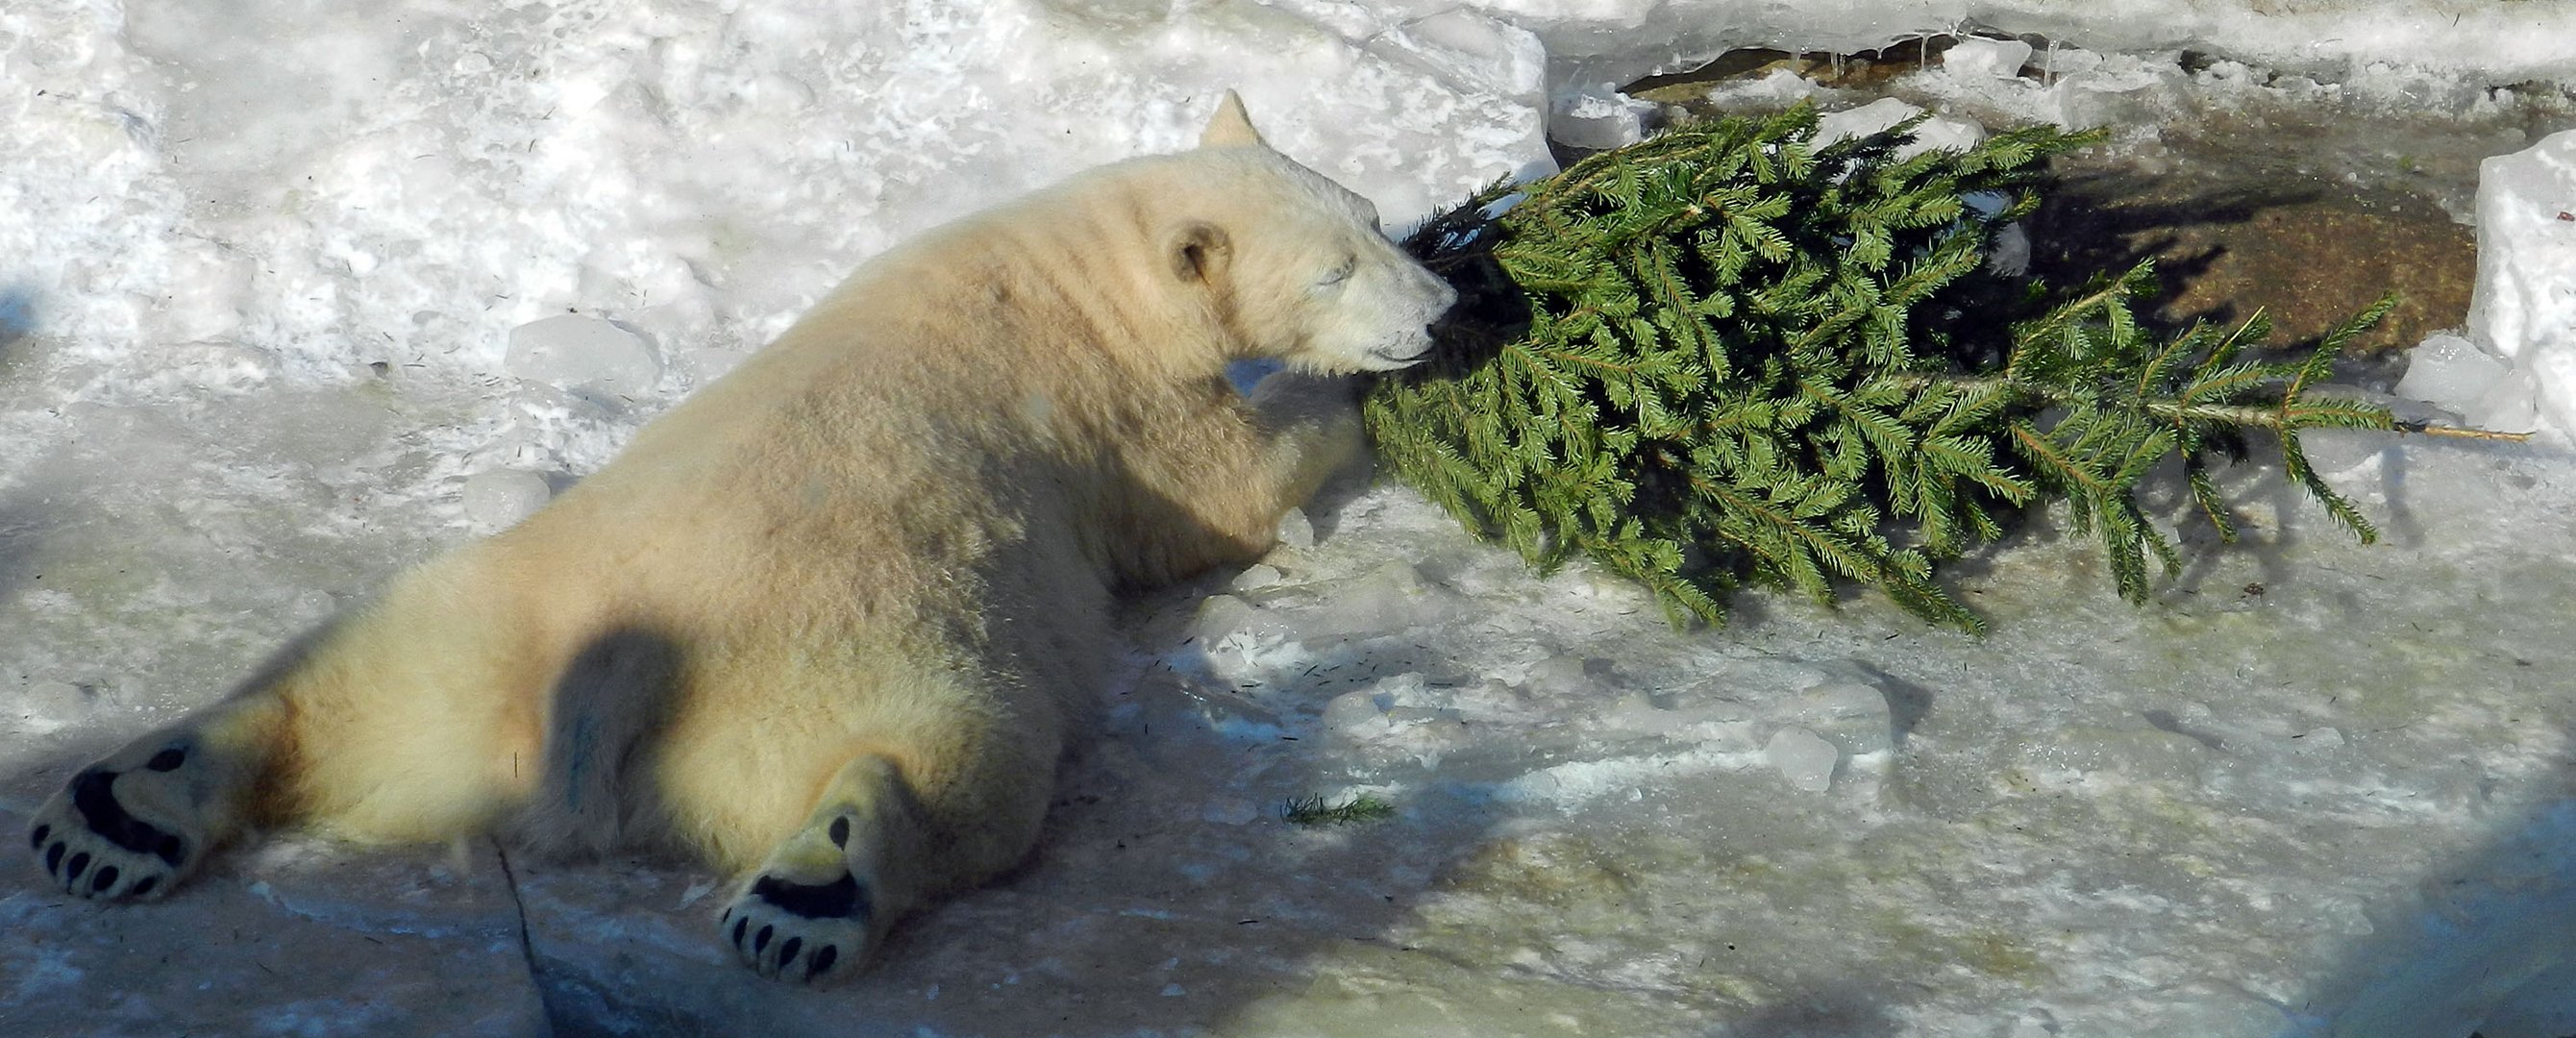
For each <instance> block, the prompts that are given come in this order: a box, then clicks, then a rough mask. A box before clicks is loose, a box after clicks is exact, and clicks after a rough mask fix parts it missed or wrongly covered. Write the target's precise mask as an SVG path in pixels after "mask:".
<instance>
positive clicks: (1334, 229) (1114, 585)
mask: <svg viewBox="0 0 2576 1038" xmlns="http://www.w3.org/2000/svg"><path fill="white" fill-rule="evenodd" d="M1454 300H1455V294H1454V293H1453V291H1452V290H1451V289H1450V288H1449V286H1448V285H1446V284H1445V283H1443V282H1442V281H1441V280H1440V279H1439V278H1438V277H1437V276H1435V275H1433V274H1432V273H1430V272H1429V271H1427V270H1425V269H1423V268H1422V267H1421V266H1420V265H1418V264H1416V263H1414V262H1413V261H1412V260H1411V259H1410V258H1409V257H1407V256H1406V255H1405V254H1404V253H1403V252H1401V251H1400V250H1398V249H1397V248H1396V247H1395V246H1394V245H1393V244H1392V243H1390V242H1389V241H1388V240H1387V238H1386V237H1385V236H1384V235H1383V234H1382V233H1381V232H1380V230H1379V229H1378V227H1377V219H1376V214H1375V211H1374V210H1373V208H1372V207H1371V206H1370V205H1369V203H1368V202H1367V201H1365V200H1363V199H1362V198H1360V197H1359V196H1357V195H1355V194H1352V193H1351V192H1349V191H1347V190H1344V189H1342V188H1341V187H1339V186H1337V185H1335V184H1334V183H1333V182H1332V181H1330V180H1327V179H1325V178H1324V177H1323V176H1321V175H1318V174H1316V173H1314V172H1313V171H1311V170H1308V169H1306V168H1305V167H1303V166H1300V165H1298V164H1296V163H1295V162H1293V161H1290V160H1289V159H1288V158H1286V157H1285V156H1283V155H1281V154H1279V153H1278V152H1277V151H1274V150H1272V149H1271V148H1270V147H1269V146H1268V145H1267V144H1265V143H1263V141H1262V140H1261V137H1260V135H1259V134H1258V133H1257V132H1255V131H1254V129H1253V127H1252V124H1251V122H1250V121H1249V120H1248V119H1247V118H1246V116H1245V113H1244V111H1243V107H1242V103H1241V101H1240V100H1238V99H1236V98H1235V97H1234V96H1233V95H1232V94H1231V93H1229V94H1227V95H1226V98H1225V100H1224V101H1223V102H1222V103H1221V104H1220V106H1219V108H1218V111H1217V113H1216V115H1215V117H1214V118H1213V119H1212V120H1211V121H1210V123H1209V124H1208V127H1207V130H1206V132H1205V133H1204V135H1203V136H1202V138H1201V141H1200V146H1199V147H1198V148H1197V149H1195V150H1191V151H1186V152H1181V153H1178V154H1173V155H1162V156H1150V157H1144V158H1137V159H1131V160H1128V161H1125V162H1122V163H1118V164H1115V165H1111V166H1107V167H1104V168H1101V169H1098V170H1094V171H1092V172H1090V173H1087V174H1083V175H1080V176H1077V177H1075V178H1073V179H1071V180H1069V181H1067V182H1065V183H1063V184H1060V185H1058V186H1056V187H1054V188H1052V189H1049V190H1046V191H1043V192H1040V193H1038V194H1035V195H1033V196H1030V197H1028V198H1026V199H1024V200H1021V201H1019V202H1017V203H1014V204H1011V205H1007V206H1005V207H1002V208H999V209H995V210H992V211H989V212H986V213H983V214H981V215H978V216H974V217H970V218H968V219H965V220H963V221H960V222H957V223H954V224H951V225H948V226H946V227H944V228H941V229H939V230H936V231H934V232H931V233H930V234H928V235H925V236H924V237H922V238H921V239H919V240H917V241H914V242H912V243H910V244H907V245H904V246H902V247H899V248H897V249H894V250H892V251H889V252H887V253H886V254H884V255H883V256H880V257H878V258H877V259H875V260H873V261H871V262H869V263H867V264H866V265H864V266H862V267H861V268H859V270H858V271H857V272H856V273H854V274H853V275H852V276H851V277H850V278H849V280H848V281H847V282H845V283H843V284H842V285H841V286H840V287H839V288H837V289H836V290H834V291H833V292H832V293H831V294H830V295H829V296H827V297H825V298H824V299H823V300H822V301H821V302H820V303H819V304H818V305H816V306H815V308H814V309H813V310H812V312H810V313H808V314H806V315H805V316H804V317H803V318H802V319H801V320H800V321H798V322H797V323H796V324H795V325H794V326H793V327H791V328H789V329H788V330H787V332H786V333H785V334H783V335H782V336H780V337H779V339H778V340H777V341H776V342H774V343H772V344H771V345H769V346H768V347H767V348H765V349H763V350H761V351H760V352H759V353H757V354H755V355H754V356H753V357H752V358H751V359H750V360H748V361H746V362H744V364H743V365H742V366H741V367H740V368H738V369H737V370H736V371H734V372H733V373H731V374H729V375H727V376H726V377H724V378H723V379H721V380H719V381H717V382H715V383H713V384H711V385H709V386H707V387H706V388H705V389H704V390H702V391H700V392H699V393H697V394H696V395H694V396H693V397H691V398H689V399H688V400H686V401H685V402H683V403H682V404H680V405H679V406H677V407H675V408H673V409H672V410H671V411H670V412H669V413H668V414H665V415H664V416H662V417H661V418H659V419H657V420H655V421H654V422H652V423H651V424H649V425H647V426H646V427H645V428H644V429H643V430H642V431H641V432H639V433H638V434H637V436H636V438H635V440H634V442H633V444H632V445H630V446H629V447H628V448H627V449H626V451H625V452H624V453H623V454H622V455H620V456H619V457H618V458H617V460H616V461H615V462H613V463H612V464H610V465H608V466H607V467H605V468H603V469H601V470H600V471H599V472H598V473H597V474H595V475H593V476H591V477H589V478H588V479H585V480H583V481H582V482H581V483H579V484H578V485H576V486H575V487H574V488H573V489H571V490H570V491H567V492H566V493H565V494H564V495H563V496H562V497H561V498H559V499H557V500H556V501H555V502H554V503H552V504H551V505H549V506H548V507H546V508H545V509H543V510H541V511H539V512H538V513H537V514H535V515H533V516H531V517H529V518H528V519H527V520H526V521H525V522H523V523H521V524H520V525H518V526H516V527H514V528H512V529H510V530H507V531H504V532H503V533H501V534H499V535H497V536H494V537H492V538H490V539H488V540H484V541H481V542H478V543H475V544H471V545H468V546H466V547H463V548H460V549H458V550H456V551H454V552H453V553H451V554H448V555H445V556H443V557H441V558H438V559H435V560H433V561H430V562H428V563H425V564H423V565H421V566H419V567H418V568H415V569H413V570H410V571H408V572H406V573H404V574H402V575H400V576H398V577H397V578H395V579H394V580H393V581H392V582H391V584H390V585H389V586H388V587H386V588H385V589H384V591H383V592H382V593H381V595H380V596H379V597H378V598H377V599H376V600H375V601H374V602H373V603H372V604H370V605H368V606H366V607H364V608H362V609H359V610H357V611H355V612H354V613H352V614H350V615H348V616H345V617H343V618H341V619H339V620H337V621H335V622H333V623H331V624H328V625H326V626H325V627H324V628H322V629H321V630H317V631H315V632H312V633H311V634H309V635H307V636H305V637H304V638H302V639H300V640H299V641H298V642H297V643H296V644H294V645H291V646H290V647H288V649H287V650H285V651H284V652H282V653H281V654H280V655H279V656H278V657H277V658H276V659H275V660H273V661H272V662H271V663H270V664H268V665H267V666H266V667H265V668H263V669H262V670H261V671H260V672H259V673H258V674H256V675H254V676H253V677H252V678H251V679H250V680H249V681H247V682H246V683H245V684H244V685H242V686H241V688H240V690H239V691H237V692H235V693H234V694H233V695H232V696H231V697H230V698H228V699H226V700H224V701H222V702H220V703H219V704H217V705H215V706H213V707H210V708H208V709H206V710H204V711H202V712H200V713H197V714H195V715H194V716H191V717H189V718H187V719H186V720H184V721H181V722H180V723H178V724H175V725H173V726H170V727H168V728H165V729H162V730H159V731H155V732H153V733H151V734H148V735H145V736H143V737H142V738H139V739H136V740H135V741H133V742H132V743H129V744H127V745H126V746H125V747H124V748H123V749H121V750H118V751H117V752H115V753H113V754H111V755H109V756H108V757H106V758H105V759H103V760H101V761H99V762H97V763H95V764H93V765H90V766H89V767H86V768H83V769H82V770H81V771H80V772H79V773H77V774H76V775H74V776H73V777H72V778H71V780H70V782H69V783H68V784H67V786H66V788H65V789H64V790H63V791H62V792H61V793H60V794H58V795H56V796H55V797H54V798H53V799H51V800H50V801H48V802H47V803H46V804H45V805H44V806H43V807H42V808H40V809H39V810H38V811H37V813H36V815H35V816H34V822H33V825H32V826H31V827H30V830H29V834H28V842H29V844H30V845H31V846H32V847H33V848H34V850H35V852H36V855H37V858H38V861H39V862H40V864H41V865H42V866H43V868H44V869H45V871H46V872H47V873H48V874H49V875H50V876H51V877H52V878H53V879H54V880H55V881H56V882H58V883H60V884H62V885H63V887H64V888H65V889H67V890H69V891H71V892H72V893H75V894H79V895H82V896H86V897H93V898H101V899H134V898H154V897H160V896H163V895H165V894H167V893H169V892H170V890H171V887H172V886H173V885H174V884H176V883H177V882H178V881H180V880H182V879H184V878H186V877H187V876H188V875H189V873H191V872H192V871H194V870H195V869H197V868H198V867H199V865H201V864H202V863H203V862H204V861H205V860H206V856H207V855H208V853H209V852H211V851H213V850H215V849H216V847H217V846H219V845H220V844H222V843H224V842H225V841H226V840H228V839H230V838H232V837H234V836H235V835H236V834H239V833H242V832H243V831H245V830H246V829H249V828H252V827H257V826H262V825H272V824H279V823H285V822H290V821H309V822H313V823H316V824H319V825H321V826H323V827H324V828H326V829H327V830H329V831H334V832H337V833H340V834H343V835H346V836H349V837H352V838H357V839H362V840H370V841H430V840H439V839H447V838H452V837H455V836H458V835H460V834H468V833H475V832H497V833H500V834H502V835H504V836H505V837H507V838H509V839H511V840H513V841H515V842H517V843H519V844H521V845H523V846H533V847H536V848H538V849H542V850H547V851H553V852H597V851H601V850H606V849H609V848H612V847H625V846H637V845H644V846H654V845H659V846H665V847H674V848H679V849H682V850H685V851H690V852H694V853H695V854H696V855H698V856H699V857H701V858H702V859H703V860H704V861H706V862H707V863H709V864H710V865H712V866H713V867H715V868H717V869H721V870H724V871H725V872H727V873H729V874H733V875H736V876H739V877H740V879H739V882H738V884H737V885H736V886H735V888H734V895H733V897H732V898H731V899H730V904H729V905H728V906H727V907H726V908H725V910H724V913H723V916H722V918H721V921H720V922H719V926H720V928H721V929H720V932H721V936H722V938H723V939H724V940H726V941H728V942H730V943H731V944H732V945H733V946H734V948H735V949H736V950H737V951H738V952H739V953H740V956H741V958H742V959H743V961H744V962H746V963H748V964H749V965H750V966H752V967H753V968H754V969H755V970H757V971H758V972H759V973H761V974H762V975H764V976H771V977H779V978H784V979H788V980H793V981H813V980H816V979H819V978H826V977H830V976H835V975H839V974H845V973H848V972H850V971H851V970H852V969H853V968H855V967H856V966H857V965H858V964H860V963H862V962H864V961H865V960H866V959H867V957H868V955H869V953H870V951H871V950H872V949H873V948H874V947H875V946H876V945H877V944H878V942H879V941H881V940H882V939H883V937H884V936H885V933H886V930H887V928H888V926H890V925H891V924H892V923H893V922H894V921H895V920H896V919H898V918H899V917H901V916H902V915H904V914H905V913H906V912H907V911H909V910H912V909H914V908H916V907H919V906H921V905H922V904H924V903H925V902H926V901H927V900H928V899H931V898H935V897H938V896H940V895H942V894H944V893H947V892H952V891H956V890H958V889H960V888H963V887H967V886H970V885H974V884H977V883H980V882H982V881H984V880H986V879H988V878H990V877H992V876H993V875H995V874H996V873H998V872H1000V871H1002V870H1003V869H1005V868H1008V867H1010V866H1011V865H1013V864H1015V863H1016V862H1018V861H1019V860H1020V859H1022V858H1024V857H1025V856H1026V855H1027V854H1028V853H1029V851H1030V849H1031V846H1032V844H1033V843H1034V842H1035V839H1036V836H1037V832H1038V826H1039V821H1040V818H1041V816H1042V815H1043V814H1044V812H1045V810H1046V805H1047V803H1048V800H1049V798H1050V794H1051V791H1052V787H1053V783H1054V777H1055V770H1056V767H1057V764H1058V756H1059V754H1060V753H1061V752H1062V751H1063V750H1065V748H1066V746H1067V744H1068V741H1069V740H1071V739H1074V738H1076V737H1077V736H1078V734H1079V733H1080V731H1081V730H1082V727H1083V723H1084V719H1085V715H1086V714H1088V713H1090V712H1091V709H1092V707H1093V705H1094V703H1095V700H1096V698H1097V697H1098V695H1099V692H1100V686H1101V683H1102V680H1103V678H1104V673H1103V672H1104V670H1105V667H1106V663H1107V660H1108V657H1109V650H1108V645H1109V642H1110V638H1111V632H1110V630H1109V629H1108V627H1107V625H1106V622H1105V620H1104V617H1105V616H1106V615H1107V613H1108V608H1107V607H1108V606H1109V604H1110V598H1111V596H1112V595H1113V594H1114V593H1115V592H1117V591H1119V590H1120V589H1124V588H1133V587H1142V586H1150V585H1154V584H1160V583H1164V582H1168V581H1171V580H1173V579H1175V578H1178V577H1182V576H1185V575H1188V574H1190V573H1193V572H1195V571H1198V570H1202V569H1205V568H1207V567H1210V566H1214V565H1218V564H1222V563H1228V562H1239V561H1244V560H1249V559H1251V558H1253V557H1256V556H1258V555H1259V554H1261V553H1262V552H1264V551H1266V550H1267V549H1268V548H1269V547H1270V545H1271V543H1272V540H1273V531H1274V530H1275V529H1276V526H1277V522H1278V520H1279V518H1280V516H1281V515H1282V514H1283V513H1284V512H1285V511H1286V510H1287V509H1288V508H1290V507H1291V506H1293V505H1296V504H1297V503H1299V502H1300V501H1302V500H1304V499H1305V498H1306V497H1307V496H1308V495H1309V494H1311V493H1312V492H1313V491H1314V490H1315V489H1316V487H1317V486H1318V484H1320V483H1321V482H1322V481H1323V479H1324V477H1325V476H1326V475H1327V474H1328V473H1329V472H1330V471H1331V470H1333V469H1334V468H1335V467H1336V466H1337V465H1338V464H1339V463H1340V462H1341V461H1342V460H1343V459H1345V458H1346V457H1347V456H1349V455H1350V454H1351V453H1353V452H1355V451H1357V450H1359V449H1361V440H1360V432H1359V426H1358V413H1357V409H1356V406H1355V399H1354V392H1353V390H1352V389H1351V388H1350V387H1349V385H1348V383H1349V381H1350V380H1348V379H1346V378H1340V377H1336V376H1339V375H1345V374H1349V373H1357V372H1369V371H1385V370H1391V369H1396V368H1401V367H1404V366H1407V365H1409V364H1412V363H1415V362H1416V361H1418V360H1420V359H1421V358H1423V357H1424V356H1425V355H1426V354H1427V352H1428V351H1429V349H1430V345H1431V340H1430V337H1429V331H1428V326H1429V324H1430V323H1431V322H1432V321H1433V320H1434V319H1435V318H1436V317H1438V316H1439V315H1440V314H1441V313H1442V312H1443V311H1445V310H1446V309H1448V307H1449V306H1450V304H1451V303H1452V302H1453V301H1454ZM1245 358H1271V359H1276V360H1278V361H1281V362H1283V363H1284V364H1285V366H1286V369H1287V370H1284V371H1282V372H1281V373H1280V374H1277V375H1273V376H1271V377H1270V378H1269V379H1266V380H1264V381H1263V383H1262V384H1261V385H1260V386H1259V387H1258V388H1257V389H1256V390H1255V391H1254V392H1253V394H1252V398H1251V399H1250V400H1249V401H1248V402H1247V401H1246V400H1245V399H1244V398H1243V396H1242V395H1240V394H1238V393H1236V392H1235V391H1234V390H1233V388H1232V386H1231V384H1230V383H1229V382H1228V381H1227V376H1226V366H1227V364H1228V363H1229V362H1230V361H1234V360H1238V359H1245Z"/></svg>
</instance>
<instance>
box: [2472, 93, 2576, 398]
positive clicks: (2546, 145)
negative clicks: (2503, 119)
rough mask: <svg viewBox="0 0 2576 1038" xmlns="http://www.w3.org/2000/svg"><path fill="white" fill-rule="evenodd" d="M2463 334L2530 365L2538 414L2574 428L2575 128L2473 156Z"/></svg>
mask: <svg viewBox="0 0 2576 1038" xmlns="http://www.w3.org/2000/svg"><path fill="white" fill-rule="evenodd" d="M2477 204H2478V279H2477V286H2476V287H2475V288H2474V289H2472V290H2471V293H2470V298H2469V336H2470V338H2472V339H2475V340H2476V341H2477V343H2478V345H2479V346H2481V347H2483V348H2485V349H2486V350H2487V351H2488V352H2491V353H2493V354H2495V355H2497V356H2499V357H2504V358H2507V359H2509V360H2510V361H2512V362H2513V366H2514V367H2515V368H2516V369H2518V370H2521V371H2524V372H2528V373H2529V374H2530V375H2531V378H2532V382H2533V384H2534V387H2535V388H2536V389H2537V391H2538V393H2537V396H2538V400H2537V403H2538V406H2539V419H2540V423H2541V424H2542V425H2543V426H2545V427H2547V428H2549V429H2552V430H2555V431H2557V432H2558V433H2560V434H2561V435H2565V434H2568V433H2570V432H2571V431H2576V130H2567V131H2562V132H2559V133H2555V134H2551V135H2549V136H2548V137H2544V138H2542V139H2541V141H2540V143H2538V144H2535V145H2532V146H2531V147H2530V148H2528V149H2525V150H2523V151H2519V152H2516V153H2514V154H2511V155H2498V156H2496V157H2494V158H2490V159H2487V160H2486V161H2484V162H2480V163H2479V164H2478V203H2477Z"/></svg>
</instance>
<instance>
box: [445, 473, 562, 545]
mask: <svg viewBox="0 0 2576 1038" xmlns="http://www.w3.org/2000/svg"><path fill="white" fill-rule="evenodd" d="M553 496H554V491H553V490H552V489H551V488H549V487H547V486H546V478H545V477H544V476H540V475H538V474H536V473H534V472H528V471H525V470H522V469H492V470H489V471H486V472H478V473H475V474H474V475H472V476H468V477H466V479H465V517H466V518H468V519H471V520H473V521H474V522H475V523H476V524H477V525H480V526H482V527H484V528H486V529H491V530H502V529H508V528H509V527H512V526H516V525H518V524H519V520H521V519H525V518H527V517H529V516H531V515H534V514H536V511H537V509H540V508H543V507H545V505H546V501H547V500H548V499H549V498H551V497H553Z"/></svg>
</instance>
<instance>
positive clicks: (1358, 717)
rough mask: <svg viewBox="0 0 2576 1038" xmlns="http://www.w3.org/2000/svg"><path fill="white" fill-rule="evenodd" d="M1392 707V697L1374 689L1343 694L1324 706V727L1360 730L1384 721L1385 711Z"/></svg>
mask: <svg viewBox="0 0 2576 1038" xmlns="http://www.w3.org/2000/svg"><path fill="white" fill-rule="evenodd" d="M1394 706H1395V697H1394V696H1391V695H1388V694H1386V693H1384V692H1380V691H1378V690H1376V689H1355V690H1353V691H1349V692H1344V693H1342V694H1341V695H1338V696H1334V697H1333V698H1332V701H1331V702H1328V703H1325V704H1324V726H1325V727H1327V728H1335V729H1341V730H1345V731H1347V730H1350V729H1355V728H1360V727H1363V726H1366V725H1369V724H1372V723H1376V722H1380V721H1384V720H1386V712H1387V710H1389V709H1390V708H1392V707H1394Z"/></svg>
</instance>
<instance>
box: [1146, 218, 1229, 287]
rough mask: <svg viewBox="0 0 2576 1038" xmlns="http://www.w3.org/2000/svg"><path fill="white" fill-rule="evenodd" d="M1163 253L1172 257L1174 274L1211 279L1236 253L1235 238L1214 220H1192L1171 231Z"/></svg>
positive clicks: (1186, 278)
mask: <svg viewBox="0 0 2576 1038" xmlns="http://www.w3.org/2000/svg"><path fill="white" fill-rule="evenodd" d="M1163 254H1164V255H1165V256H1168V257H1170V258H1171V261H1172V276H1174V277H1177V278H1179V279H1181V280H1183V281H1209V280H1213V279H1214V278H1215V277H1216V276H1217V274H1218V273H1220V272H1222V271H1223V270H1224V269H1225V264H1226V261H1227V260H1228V259H1230V258H1232V256H1233V254H1234V239H1232V238H1229V237H1227V236H1226V233H1225V229H1224V228H1222V227H1218V226H1217V225H1215V224H1212V223H1200V222H1198V221H1195V220H1193V221H1191V222H1189V223H1185V224H1182V225H1181V228H1180V230H1177V231H1174V232H1172V238H1171V244H1169V245H1168V246H1166V247H1165V248H1164V251H1163Z"/></svg>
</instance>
